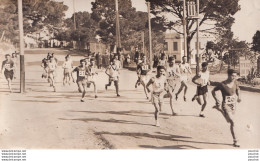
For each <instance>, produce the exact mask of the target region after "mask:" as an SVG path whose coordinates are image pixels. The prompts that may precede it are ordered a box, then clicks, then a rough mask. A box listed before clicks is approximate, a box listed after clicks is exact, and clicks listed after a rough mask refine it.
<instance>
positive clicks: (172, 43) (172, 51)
mask: <svg viewBox="0 0 260 161" xmlns="http://www.w3.org/2000/svg"><path fill="white" fill-rule="evenodd" d="M212 40H214V37H213V36H210V35H204V34H200V36H199V49H200V50H199V54H204V53H205V49H206V45H207V41H212ZM164 43H165V44H164V52H165V53H166V54H168V55H169V56H174V57H175V58H176V62H181V60H182V57H183V56H184V39H183V35H180V34H178V33H165V41H164ZM196 44H197V38H196V34H195V35H194V37H193V39H192V40H191V43H190V52H191V64H196V53H197V48H196Z"/></svg>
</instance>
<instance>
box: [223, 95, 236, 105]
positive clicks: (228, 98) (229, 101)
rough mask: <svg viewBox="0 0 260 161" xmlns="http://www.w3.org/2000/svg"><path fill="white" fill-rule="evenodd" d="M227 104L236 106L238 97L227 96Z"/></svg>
mask: <svg viewBox="0 0 260 161" xmlns="http://www.w3.org/2000/svg"><path fill="white" fill-rule="evenodd" d="M225 103H226V104H235V103H236V97H235V96H226V102H225Z"/></svg>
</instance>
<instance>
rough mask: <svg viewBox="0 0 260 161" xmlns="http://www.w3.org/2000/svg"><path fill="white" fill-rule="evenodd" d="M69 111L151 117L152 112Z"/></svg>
mask: <svg viewBox="0 0 260 161" xmlns="http://www.w3.org/2000/svg"><path fill="white" fill-rule="evenodd" d="M71 112H85V113H91V114H112V115H124V116H138V117H153V113H149V112H143V111H105V112H100V111H71ZM135 113H138V114H149V115H150V116H145V115H137V114H135Z"/></svg>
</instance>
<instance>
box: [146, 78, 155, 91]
mask: <svg viewBox="0 0 260 161" xmlns="http://www.w3.org/2000/svg"><path fill="white" fill-rule="evenodd" d="M153 82H154V80H153V78H151V79H150V80H149V82H148V83H147V84H146V86H145V87H146V89H147V92H148V93H149V92H150V91H151V90H150V88H149V86H150V85H151V84H153Z"/></svg>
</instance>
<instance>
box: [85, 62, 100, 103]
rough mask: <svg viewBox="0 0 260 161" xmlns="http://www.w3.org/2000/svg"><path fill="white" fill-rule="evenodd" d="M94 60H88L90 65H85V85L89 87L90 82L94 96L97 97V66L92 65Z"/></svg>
mask: <svg viewBox="0 0 260 161" xmlns="http://www.w3.org/2000/svg"><path fill="white" fill-rule="evenodd" d="M94 65H95V61H94V59H91V60H90V65H89V66H88V67H87V87H90V85H91V84H93V85H94V92H95V98H97V97H98V96H97V83H96V81H97V78H96V76H97V74H98V73H97V72H96V71H97V68H96V67H95V66H94Z"/></svg>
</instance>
